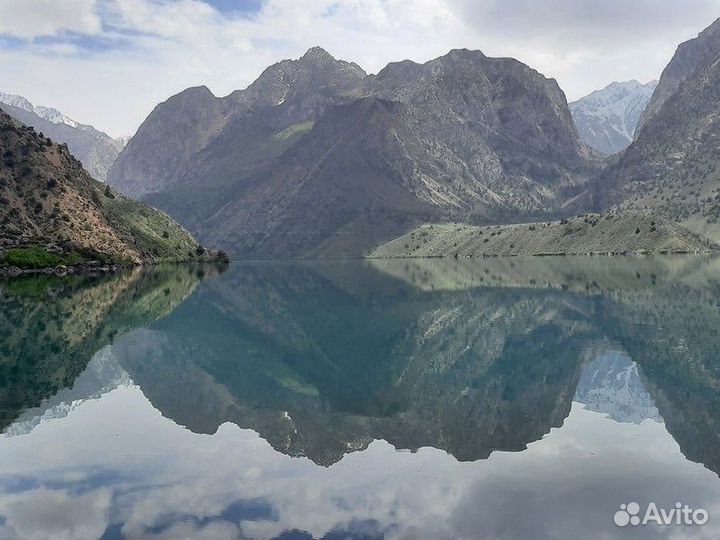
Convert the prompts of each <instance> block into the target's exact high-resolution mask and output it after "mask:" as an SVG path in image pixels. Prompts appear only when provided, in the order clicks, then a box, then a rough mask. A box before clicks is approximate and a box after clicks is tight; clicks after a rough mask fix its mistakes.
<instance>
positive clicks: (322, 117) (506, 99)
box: [108, 48, 597, 257]
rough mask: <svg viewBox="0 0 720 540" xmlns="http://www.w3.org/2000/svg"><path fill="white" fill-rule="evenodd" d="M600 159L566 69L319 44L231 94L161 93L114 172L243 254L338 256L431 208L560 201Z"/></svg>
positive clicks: (490, 215)
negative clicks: (565, 79) (387, 54)
mask: <svg viewBox="0 0 720 540" xmlns="http://www.w3.org/2000/svg"><path fill="white" fill-rule="evenodd" d="M596 167H597V158H596V157H595V155H594V154H593V152H592V151H590V150H589V149H588V148H587V147H586V146H585V145H584V144H583V143H582V142H581V141H580V138H579V136H578V133H577V130H576V129H575V126H574V124H573V122H572V118H571V115H570V111H569V109H568V107H567V103H566V100H565V96H564V94H563V93H562V91H561V90H560V88H559V87H558V85H557V83H556V82H555V81H554V80H552V79H547V78H545V77H543V76H542V75H541V74H539V73H538V72H536V71H534V70H532V69H531V68H529V67H527V66H525V65H524V64H522V63H520V62H518V61H516V60H512V59H503V58H499V59H496V58H488V57H486V56H485V55H483V54H482V53H481V52H479V51H467V50H455V51H451V52H450V53H449V54H447V55H446V56H444V57H441V58H438V59H436V60H432V61H430V62H428V63H426V64H422V65H421V64H416V63H414V62H410V61H404V62H398V63H393V64H390V65H388V66H387V67H386V68H384V69H383V70H381V71H380V72H379V73H378V74H377V75H366V74H365V72H364V71H363V70H362V69H360V68H359V67H358V66H357V65H356V64H352V63H348V62H344V61H338V60H335V59H334V58H333V57H332V56H330V55H329V54H328V53H327V52H325V51H324V50H322V49H320V48H313V49H310V50H309V51H308V52H307V53H306V54H305V55H304V56H303V57H302V58H300V59H299V60H295V61H287V60H286V61H283V62H280V63H278V64H275V65H274V66H271V67H270V68H268V69H267V70H265V72H263V74H262V75H261V76H260V77H259V78H258V80H257V81H255V82H254V83H253V84H252V85H250V86H249V87H248V88H247V89H246V90H241V91H237V92H234V93H232V94H230V95H229V96H227V97H225V98H215V97H214V96H213V95H212V94H211V93H210V92H209V91H208V90H207V89H206V88H202V87H201V88H193V89H188V90H186V91H184V92H182V93H180V94H178V95H177V96H174V97H173V98H170V99H169V100H168V101H167V102H165V103H163V104H161V105H159V106H158V107H156V109H155V110H154V111H153V112H152V113H151V115H150V116H149V117H148V119H147V120H146V121H145V122H144V123H143V125H142V126H141V127H140V129H139V130H138V133H137V135H136V136H135V137H134V138H133V139H132V140H131V141H130V143H129V144H128V146H127V148H126V150H125V151H123V153H122V155H121V156H120V157H119V158H118V160H117V161H116V163H115V164H114V165H113V167H112V169H111V170H110V172H109V175H108V181H109V183H110V184H111V185H113V186H115V187H116V188H117V189H119V190H120V191H121V192H123V193H126V194H128V195H131V196H135V197H141V198H142V199H143V200H145V201H147V202H149V203H151V204H153V205H156V206H158V207H160V208H162V209H164V210H166V211H168V212H169V213H171V214H172V215H173V216H174V217H176V218H178V219H179V220H180V222H181V223H183V224H184V225H186V226H187V227H188V228H189V229H190V230H191V231H193V232H194V233H196V234H197V235H198V236H199V238H201V239H202V240H203V241H206V242H208V243H212V244H213V245H218V246H220V247H223V248H224V249H227V250H228V251H231V252H232V253H234V254H236V255H239V256H244V257H284V256H289V257H298V256H311V255H315V256H318V255H322V256H338V255H362V254H364V253H366V252H367V251H368V250H369V249H370V248H372V247H373V246H375V245H377V244H378V243H380V242H381V241H383V240H388V239H390V238H392V237H394V236H397V235H399V234H402V233H403V232H405V231H407V230H408V229H410V228H412V226H413V225H415V224H418V223H421V222H424V221H428V220H439V219H448V218H454V219H463V220H468V221H488V220H491V221H506V222H507V221H513V220H519V219H521V220H522V219H528V218H530V217H532V216H541V215H545V214H547V213H548V212H558V211H560V209H561V208H562V206H563V204H564V202H565V201H566V200H568V199H569V198H570V197H572V196H573V195H574V194H576V193H578V192H580V191H581V190H582V189H583V187H584V185H585V184H586V182H587V180H588V178H589V177H590V175H591V174H592V173H593V171H594V170H596ZM308 215H312V216H313V219H312V220H308V219H307V216H308Z"/></svg>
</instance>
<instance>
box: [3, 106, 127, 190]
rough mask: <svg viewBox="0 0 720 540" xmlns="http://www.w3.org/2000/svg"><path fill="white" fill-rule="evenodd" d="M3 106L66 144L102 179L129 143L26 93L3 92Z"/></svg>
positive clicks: (19, 119) (103, 179)
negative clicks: (36, 101) (32, 100)
mask: <svg viewBox="0 0 720 540" xmlns="http://www.w3.org/2000/svg"><path fill="white" fill-rule="evenodd" d="M0 108H2V109H3V110H4V111H5V112H6V113H8V114H9V115H10V116H12V117H14V118H15V119H16V120H18V121H20V122H22V123H23V124H25V125H28V126H32V127H34V128H35V130H36V131H39V132H42V133H43V134H44V135H46V136H48V137H50V138H51V139H52V140H53V141H55V142H57V143H65V144H67V145H68V148H69V149H70V152H72V153H73V155H74V156H75V157H76V158H77V159H79V160H80V162H81V163H82V164H83V167H84V168H85V169H86V170H87V171H88V172H89V173H90V174H91V175H92V176H93V177H94V178H95V179H96V180H100V181H102V182H104V181H105V179H106V177H107V171H108V169H109V168H110V165H112V164H113V162H114V161H115V158H117V156H118V154H119V153H120V151H121V150H122V149H123V148H124V147H125V144H126V143H127V141H126V140H124V138H119V139H113V138H112V137H110V135H108V134H106V133H103V132H102V131H99V130H97V129H95V128H94V127H93V126H89V125H86V124H81V123H79V122H76V121H75V120H73V119H72V118H69V117H67V116H65V115H64V114H63V113H61V112H60V111H58V110H57V109H53V108H51V107H41V106H37V105H33V104H32V103H30V101H28V100H27V99H26V98H24V97H23V96H18V95H15V94H6V93H5V92H0Z"/></svg>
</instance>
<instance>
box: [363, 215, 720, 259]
mask: <svg viewBox="0 0 720 540" xmlns="http://www.w3.org/2000/svg"><path fill="white" fill-rule="evenodd" d="M713 249H717V246H716V245H714V244H711V243H710V242H708V241H707V240H704V239H701V238H700V237H698V236H696V235H695V234H693V233H691V232H689V231H687V230H686V229H684V228H682V227H681V226H679V225H677V224H675V223H672V222H669V221H667V220H663V219H659V218H653V217H650V216H643V215H628V214H621V215H616V214H604V215H600V214H586V215H582V216H578V217H576V218H571V219H563V220H561V221H553V222H545V223H524V224H515V225H494V226H482V227H480V226H472V225H465V224H461V223H444V224H432V225H429V224H428V225H422V226H420V227H418V228H416V229H414V230H413V231H410V232H409V233H407V234H404V235H403V236H400V237H399V238H396V239H394V240H391V241H390V242H387V243H386V244H383V245H381V246H379V247H378V248H376V249H375V250H374V251H373V252H372V253H371V254H370V256H371V257H381V258H382V257H494V256H516V255H580V254H625V253H688V252H698V251H710V250H713Z"/></svg>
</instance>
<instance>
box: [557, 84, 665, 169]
mask: <svg viewBox="0 0 720 540" xmlns="http://www.w3.org/2000/svg"><path fill="white" fill-rule="evenodd" d="M657 84H658V82H657V81H650V82H649V83H647V84H640V83H639V82H637V81H634V80H633V81H626V82H614V83H611V84H609V85H608V86H606V87H605V88H603V89H602V90H596V91H595V92H593V93H592V94H590V95H587V96H585V97H583V98H580V99H579V100H577V101H575V102H573V103H570V112H571V113H572V116H573V120H574V121H575V125H576V126H577V128H578V131H579V132H580V137H581V138H582V140H583V141H585V142H586V143H587V144H589V145H590V146H592V147H593V148H594V149H595V150H597V151H598V152H600V153H602V154H605V155H610V154H615V153H617V152H620V151H621V150H624V149H625V148H626V147H627V146H629V145H630V143H631V142H632V141H633V136H634V134H635V128H636V126H637V125H638V121H639V120H640V116H641V115H642V112H643V111H644V110H645V107H647V104H648V102H649V101H650V97H651V96H652V93H653V91H654V90H655V87H656V86H657Z"/></svg>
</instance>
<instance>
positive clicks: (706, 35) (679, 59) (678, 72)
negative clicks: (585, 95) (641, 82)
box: [638, 19, 720, 130]
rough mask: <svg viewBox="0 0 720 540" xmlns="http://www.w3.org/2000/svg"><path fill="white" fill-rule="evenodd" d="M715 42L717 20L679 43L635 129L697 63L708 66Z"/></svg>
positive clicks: (719, 37)
mask: <svg viewBox="0 0 720 540" xmlns="http://www.w3.org/2000/svg"><path fill="white" fill-rule="evenodd" d="M718 43H720V19H718V20H716V21H715V22H714V23H713V24H711V25H710V26H708V27H707V28H706V29H705V30H703V31H702V32H700V34H698V36H697V37H696V38H693V39H690V40H688V41H685V42H683V43H681V44H680V45H678V48H677V50H676V51H675V54H674V56H673V57H672V59H671V60H670V63H669V64H668V65H667V66H666V67H665V69H664V70H663V72H662V76H661V77H660V81H659V82H658V85H657V88H656V89H655V91H654V92H653V95H652V98H651V99H650V102H649V103H648V105H647V107H646V108H645V110H644V111H643V113H642V115H641V116H640V121H639V122H638V130H639V128H640V127H642V126H643V125H644V124H645V123H646V122H647V121H648V120H649V119H650V118H651V117H652V116H654V115H655V114H656V113H657V112H658V111H659V110H660V109H661V108H662V106H663V104H664V103H665V102H666V101H667V100H668V98H669V97H670V96H672V95H673V94H674V93H675V92H676V91H677V90H678V88H679V87H680V85H681V84H682V83H683V82H685V81H686V80H687V79H688V78H690V77H691V76H692V75H693V74H694V73H695V71H696V70H697V69H698V68H699V67H700V66H702V65H707V64H708V63H710V62H712V61H713V60H714V59H715V58H717V50H718Z"/></svg>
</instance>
